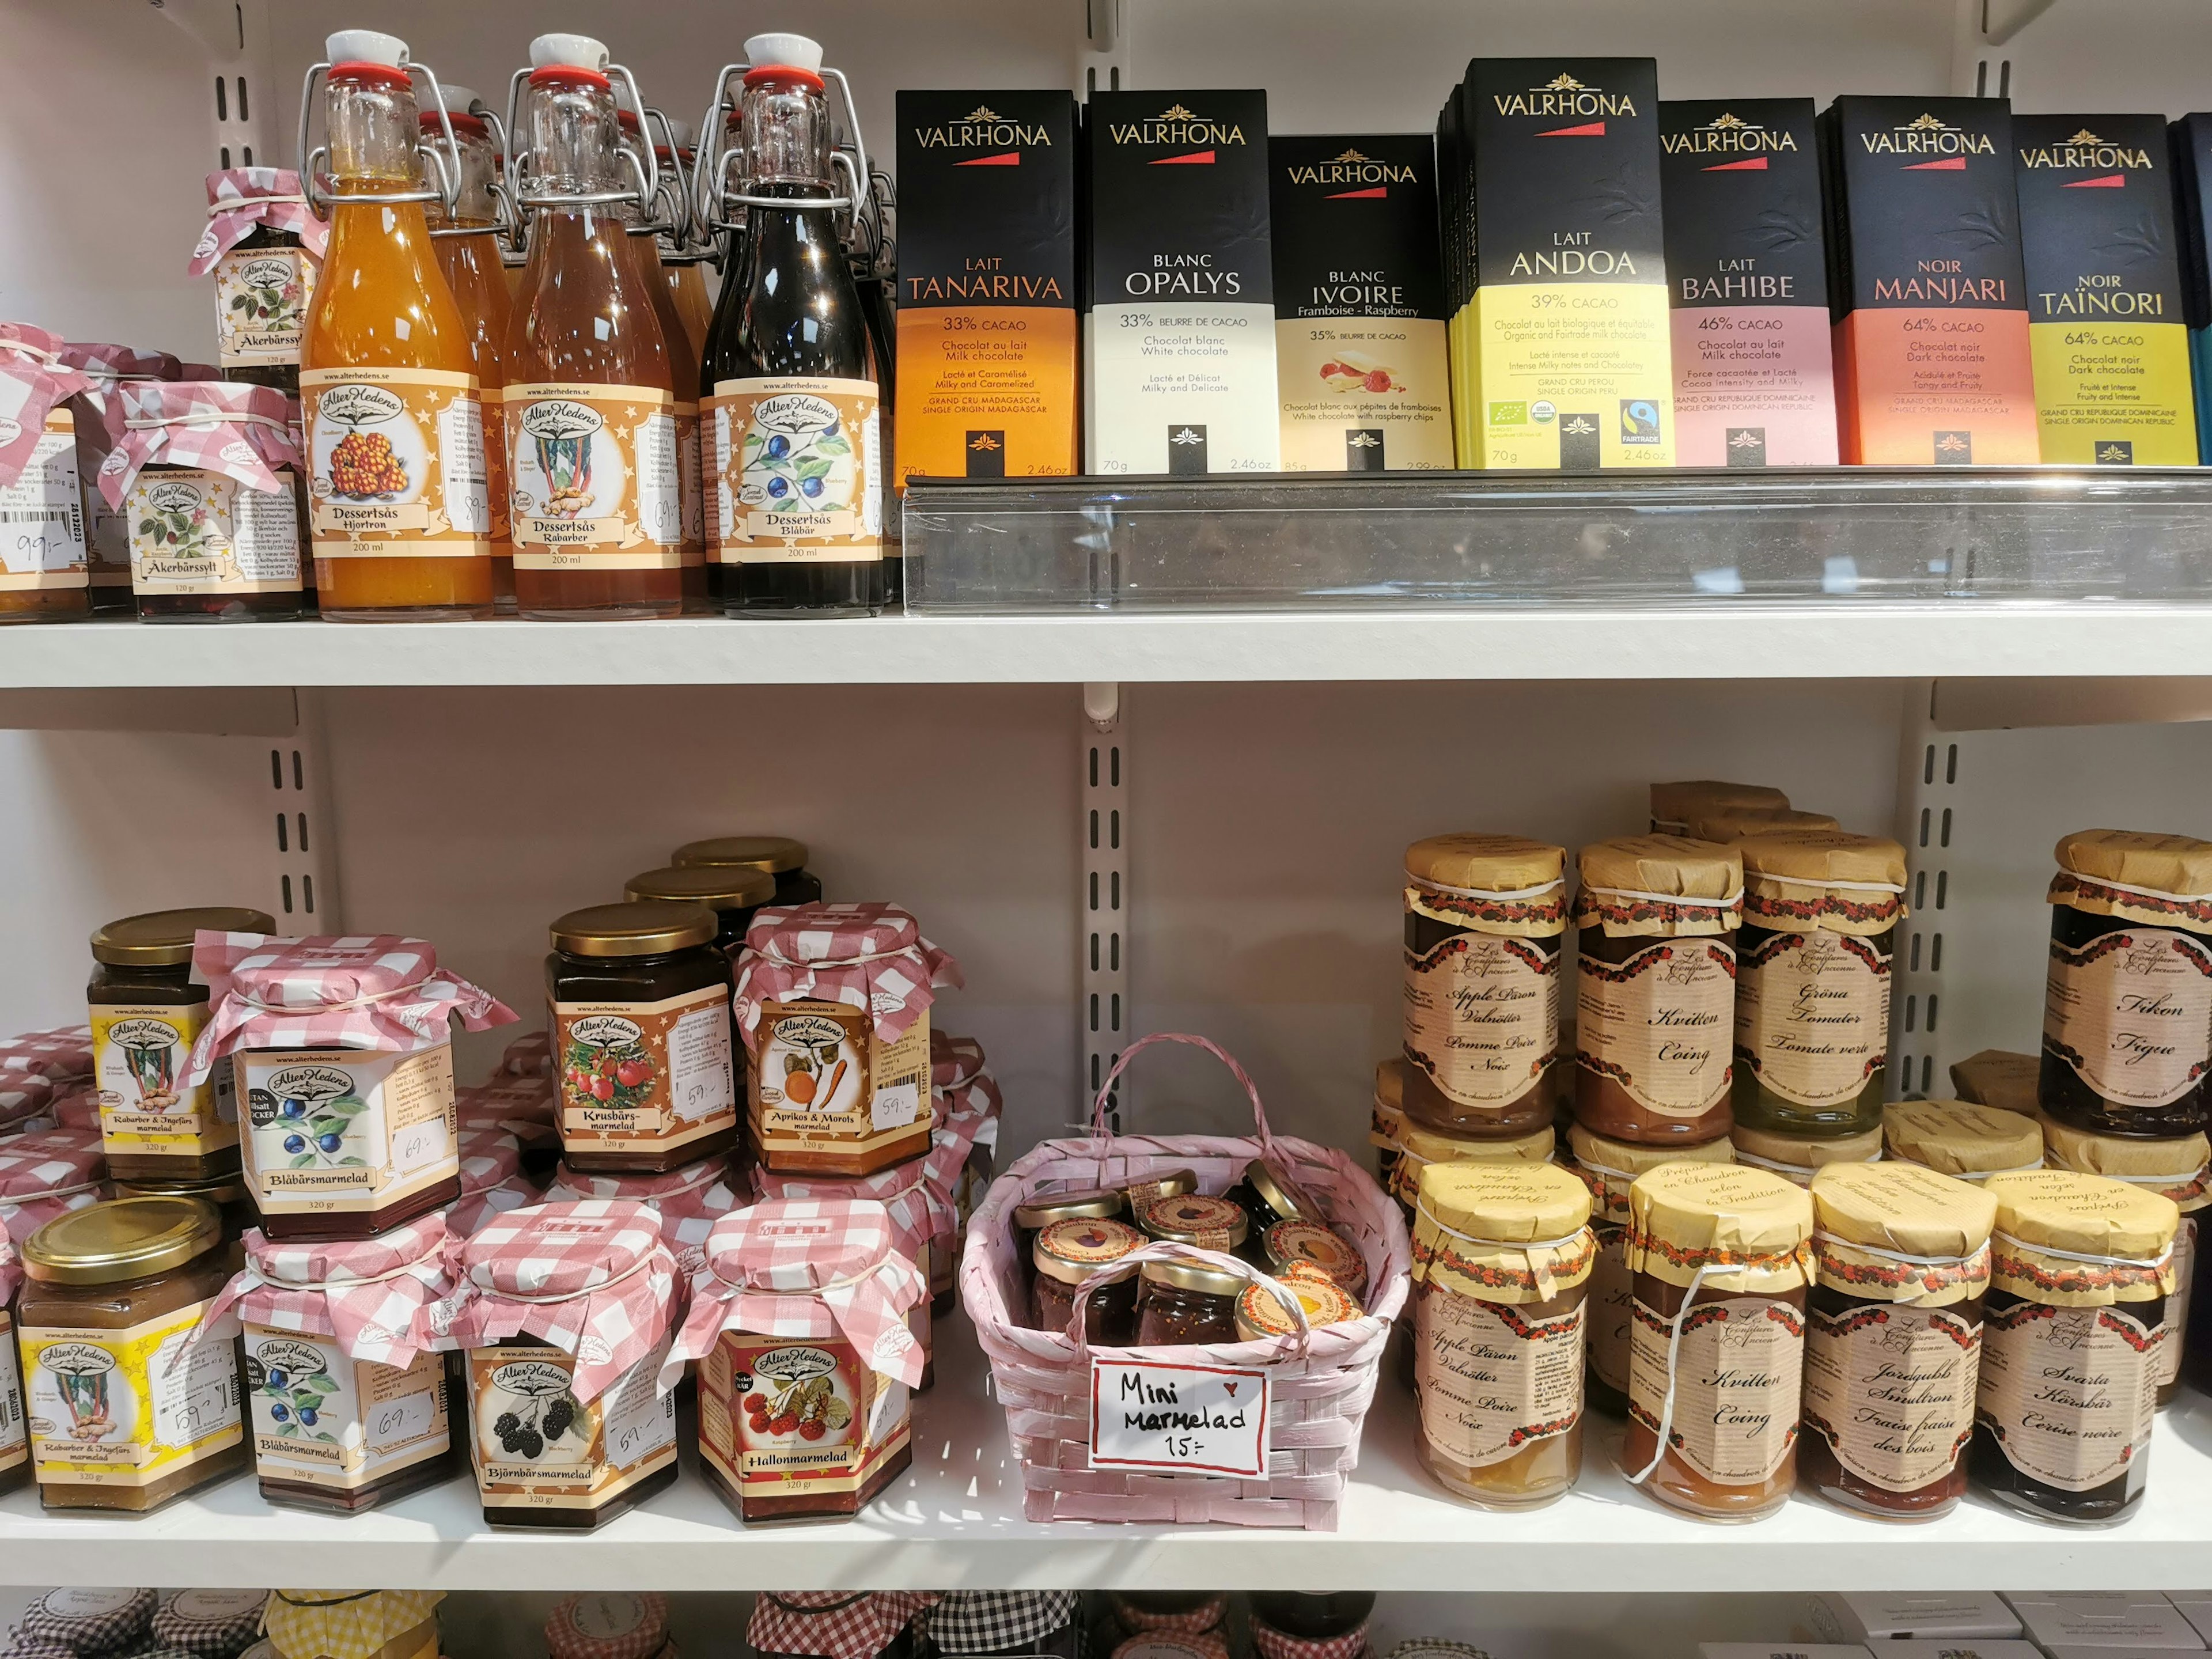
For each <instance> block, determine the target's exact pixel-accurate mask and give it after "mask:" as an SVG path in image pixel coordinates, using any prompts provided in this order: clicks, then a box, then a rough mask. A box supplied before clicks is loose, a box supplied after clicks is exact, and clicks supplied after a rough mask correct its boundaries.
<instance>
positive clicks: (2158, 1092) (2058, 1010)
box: [2043, 926, 2212, 1106]
mask: <svg viewBox="0 0 2212 1659" xmlns="http://www.w3.org/2000/svg"><path fill="white" fill-rule="evenodd" d="M2208 1050H2212V951H2207V950H2206V949H2205V948H2204V946H2203V944H2202V943H2201V942H2199V941H2198V940H2197V939H2194V938H2192V937H2191V936H2190V935H2189V934H2187V933H2180V932H2178V931H2176V930H2174V929H2172V928H2165V927H2133V926H2129V927H2118V928H2115V929H2113V931H2112V932H2111V933H2105V934H2102V935H2100V937H2098V938H2096V939H2092V940H2090V941H2089V942H2088V943H2087V945H2061V944H2059V943H2058V942H2057V940H2056V939H2054V940H2052V941H2051V967H2050V969H2049V972H2048V973H2047V975H2045V980H2044V987H2043V1052H2044V1053H2045V1054H2050V1055H2054V1056H2056V1057H2057V1059H2058V1060H2061V1061H2063V1063H2064V1064H2065V1065H2066V1066H2068V1067H2069V1068H2070V1069H2071V1070H2072V1071H2073V1072H2074V1073H2075V1075H2076V1076H2078V1077H2079V1078H2080V1079H2081V1080H2082V1082H2084V1083H2086V1084H2087V1085H2089V1087H2090V1088H2092V1089H2093V1090H2095V1091H2096V1092H2097V1094H2098V1095H2099V1096H2100V1097H2102V1098H2103V1099H2106V1100H2109V1101H2113V1102H2115V1103H2118V1104H2120V1105H2123V1106H2164V1105H2166V1104H2167V1103H2170V1102H2172V1101H2176V1100H2179V1098H2180V1097H2182V1096H2184V1095H2185V1094H2187V1093H2188V1092H2189V1091H2191V1089H2193V1088H2195V1087H2196V1086H2197V1084H2198V1083H2199V1082H2200V1081H2202V1080H2203V1076H2204V1073H2205V1072H2206V1070H2207V1069H2208V1066H2212V1057H2208Z"/></svg>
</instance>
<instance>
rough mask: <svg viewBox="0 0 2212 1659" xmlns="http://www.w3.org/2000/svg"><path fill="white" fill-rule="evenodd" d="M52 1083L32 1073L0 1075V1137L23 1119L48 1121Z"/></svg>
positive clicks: (5, 1073) (51, 1100)
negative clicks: (43, 1117)
mask: <svg viewBox="0 0 2212 1659" xmlns="http://www.w3.org/2000/svg"><path fill="white" fill-rule="evenodd" d="M53 1098H54V1080H53V1079H52V1078H47V1077H40V1075H39V1074H38V1073H36V1072H0V1133H6V1132H7V1131H8V1130H9V1128H11V1127H14V1126H15V1124H18V1123H21V1122H22V1121H24V1120H25V1119H27V1118H33V1117H40V1116H48V1117H51V1116H52V1112H51V1111H50V1110H48V1108H49V1107H51V1106H52V1103H53Z"/></svg>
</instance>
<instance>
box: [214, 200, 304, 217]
mask: <svg viewBox="0 0 2212 1659" xmlns="http://www.w3.org/2000/svg"><path fill="white" fill-rule="evenodd" d="M263 202H289V203H292V204H295V206H299V207H306V206H307V197H304V196H273V195H272V196H226V197H223V199H222V200H221V201H220V202H216V203H212V204H210V206H209V208H208V210H207V216H208V217H209V218H210V219H220V218H221V217H222V216H223V215H224V214H226V213H236V212H238V211H240V210H241V209H243V208H247V207H253V206H258V205H259V204H261V203H263Z"/></svg>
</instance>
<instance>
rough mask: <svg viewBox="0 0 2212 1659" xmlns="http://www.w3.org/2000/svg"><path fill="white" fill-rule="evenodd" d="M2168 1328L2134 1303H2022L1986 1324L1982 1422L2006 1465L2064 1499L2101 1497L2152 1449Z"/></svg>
mask: <svg viewBox="0 0 2212 1659" xmlns="http://www.w3.org/2000/svg"><path fill="white" fill-rule="evenodd" d="M2166 1334H2167V1333H2166V1327H2165V1326H2164V1325H2162V1324H2161V1325H2158V1326H2150V1327H2147V1326H2145V1325H2144V1324H2143V1322H2142V1321H2141V1320H2139V1319H2137V1318H2136V1317H2135V1316H2134V1315H2133V1314H2132V1313H2130V1311H2129V1309H2128V1304H2125V1303H2120V1304H2116V1305H2114V1306H2112V1307H2103V1308H2097V1307H2089V1308H2051V1307H2045V1305H2044V1304H2041V1303H2038V1302H2016V1303H2015V1304H2013V1305H2012V1306H2011V1307H2009V1308H2005V1309H2002V1310H1999V1311H1996V1312H1992V1313H1990V1315H1989V1316H1988V1317H1987V1318H1986V1319H1985V1320H1984V1324H1983V1340H1982V1372H1981V1389H1980V1395H1979V1404H1978V1416H1979V1420H1980V1421H1981V1422H1982V1423H1983V1424H1984V1425H1987V1427H1988V1428H1989V1429H1990V1432H1991V1433H1993V1434H1994V1435H1995V1436H1996V1440H1997V1443H1998V1445H1999V1446H2001V1447H2002V1449H2003V1450H2004V1455H2005V1460H2006V1462H2009V1463H2010V1464H2011V1465H2012V1466H2013V1467H2014V1468H2016V1469H2018V1470H2020V1471H2021V1473H2022V1474H2027V1475H2030V1476H2033V1478H2034V1479H2036V1480H2040V1481H2041V1482H2042V1483H2043V1484H2044V1485H2045V1486H2057V1488H2058V1489H2059V1490H2060V1491H2062V1492H2093V1491H2094V1490H2095V1489H2096V1488H2097V1487H2099V1486H2104V1485H2106V1484H2107V1483H2108V1482H2110V1481H2112V1480H2118V1479H2119V1477H2120V1476H2121V1475H2123V1474H2125V1473H2126V1472H2127V1467H2128V1465H2129V1463H2130V1462H2131V1461H2133V1460H2134V1459H2135V1458H2137V1457H2140V1456H2141V1455H2142V1454H2143V1452H2144V1450H2145V1449H2147V1448H2148V1445H2149V1443H2150V1427H2151V1418H2152V1416H2153V1414H2154V1413H2155V1411H2156V1410H2157V1407H2158V1378H2157V1370H2158V1362H2159V1358H2160V1349H2161V1348H2162V1347H2163V1346H2164V1345H2165V1340H2166Z"/></svg>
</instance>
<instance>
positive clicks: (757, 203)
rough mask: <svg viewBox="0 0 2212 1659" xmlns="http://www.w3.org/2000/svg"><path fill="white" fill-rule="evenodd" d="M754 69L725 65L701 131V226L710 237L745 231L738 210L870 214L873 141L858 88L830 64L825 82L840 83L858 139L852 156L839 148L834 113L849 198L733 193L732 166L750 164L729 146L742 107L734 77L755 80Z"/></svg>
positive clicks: (833, 159)
mask: <svg viewBox="0 0 2212 1659" xmlns="http://www.w3.org/2000/svg"><path fill="white" fill-rule="evenodd" d="M752 69H753V65H752V64H749V63H740V64H723V65H722V72H721V73H720V75H718V76H715V77H714V101H713V102H712V103H710V104H708V106H707V116H706V119H705V120H704V121H703V122H702V124H701V125H700V128H699V149H698V154H697V158H696V161H694V163H693V166H692V179H693V185H694V193H695V196H696V201H695V203H694V204H693V217H694V220H695V222H697V223H699V224H701V225H702V226H703V227H704V228H706V229H708V230H709V231H731V230H738V229H740V228H743V226H742V222H741V221H736V220H732V219H731V218H730V217H729V216H728V212H729V209H730V207H731V206H732V205H736V206H740V207H765V208H788V207H792V206H793V205H798V206H804V207H809V208H829V209H830V210H833V211H835V210H850V211H851V212H853V213H854V215H856V216H857V215H858V214H860V213H861V212H864V211H866V208H867V205H868V199H869V180H870V179H871V178H872V176H873V175H872V173H871V172H870V170H869V167H868V144H867V140H866V137H863V136H862V134H861V131H860V106H859V105H858V104H857V103H855V102H854V98H853V85H852V82H849V81H848V80H847V79H846V78H845V72H844V70H840V69H833V68H831V67H830V66H829V65H828V64H823V67H822V79H823V82H824V83H825V84H826V83H828V82H832V81H834V82H836V83H837V90H838V92H839V93H840V94H842V97H843V100H844V105H845V108H844V112H843V117H842V120H843V125H844V128H845V131H847V132H848V133H850V134H851V135H852V140H853V143H852V149H851V152H850V153H849V154H848V152H847V150H846V148H845V146H844V145H842V144H841V143H837V142H836V123H837V121H838V112H836V110H835V109H834V108H833V109H832V110H831V112H830V117H831V139H830V148H829V165H830V166H831V167H842V169H843V170H844V173H845V176H846V178H847V179H848V180H849V181H850V182H849V183H848V185H847V187H846V188H847V193H846V194H845V195H843V196H821V197H816V196H754V195H751V194H750V193H747V192H745V191H743V189H742V188H740V189H739V190H737V191H732V189H731V188H730V179H729V165H730V161H731V160H732V158H733V157H734V158H735V159H736V160H738V161H739V162H742V161H744V147H743V145H742V144H740V145H738V147H736V148H734V149H733V148H731V147H730V146H729V144H728V143H727V140H728V137H729V129H728V123H729V122H730V121H731V120H732V119H734V118H736V116H737V114H738V105H737V103H736V102H735V101H733V100H732V98H731V97H730V77H731V76H745V75H749V74H750V73H751V72H752Z"/></svg>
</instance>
